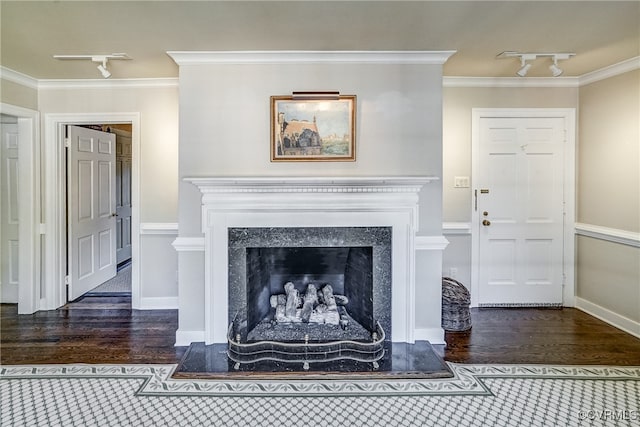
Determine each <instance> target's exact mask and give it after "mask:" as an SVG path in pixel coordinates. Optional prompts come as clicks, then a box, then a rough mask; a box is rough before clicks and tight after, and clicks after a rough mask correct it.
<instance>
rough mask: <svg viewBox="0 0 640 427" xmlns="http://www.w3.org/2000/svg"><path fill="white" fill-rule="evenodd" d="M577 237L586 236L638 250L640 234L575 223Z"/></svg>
mask: <svg viewBox="0 0 640 427" xmlns="http://www.w3.org/2000/svg"><path fill="white" fill-rule="evenodd" d="M575 230H576V234H577V235H578V236H586V237H591V238H594V239H599V240H606V241H607V242H613V243H620V244H622V245H627V246H633V247H634V248H640V233H637V232H634V231H627V230H620V229H617V228H609V227H602V226H600V225H593V224H584V223H580V222H577V223H576V225H575Z"/></svg>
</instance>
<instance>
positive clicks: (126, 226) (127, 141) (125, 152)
mask: <svg viewBox="0 0 640 427" xmlns="http://www.w3.org/2000/svg"><path fill="white" fill-rule="evenodd" d="M114 132H115V134H116V262H117V263H118V264H120V263H121V262H124V261H126V260H128V259H131V156H132V151H131V134H130V133H129V132H125V131H120V130H115V131H114Z"/></svg>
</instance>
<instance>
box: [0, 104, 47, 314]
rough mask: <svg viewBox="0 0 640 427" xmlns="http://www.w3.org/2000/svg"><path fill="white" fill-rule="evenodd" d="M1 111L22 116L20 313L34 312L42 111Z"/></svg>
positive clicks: (37, 284)
mask: <svg viewBox="0 0 640 427" xmlns="http://www.w3.org/2000/svg"><path fill="white" fill-rule="evenodd" d="M0 113H2V114H6V115H8V116H13V117H16V118H17V119H18V135H19V136H18V174H19V175H18V181H19V182H20V187H21V188H22V190H23V191H20V194H19V196H18V221H19V222H18V241H19V242H20V243H19V248H18V258H19V261H18V277H19V285H18V313H19V314H31V313H34V312H35V311H37V310H38V309H39V305H40V301H39V300H40V277H41V276H40V255H41V254H40V231H41V227H40V131H39V130H40V126H39V123H40V113H39V112H37V111H35V110H30V109H28V108H24V107H19V106H16V105H12V104H5V103H0ZM25 189H26V190H25Z"/></svg>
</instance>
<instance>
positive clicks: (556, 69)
mask: <svg viewBox="0 0 640 427" xmlns="http://www.w3.org/2000/svg"><path fill="white" fill-rule="evenodd" d="M549 69H550V70H551V74H552V75H553V77H558V76H560V75H562V73H564V70H563V69H562V68H560V67H558V58H557V57H556V56H554V57H553V64H551V65H549Z"/></svg>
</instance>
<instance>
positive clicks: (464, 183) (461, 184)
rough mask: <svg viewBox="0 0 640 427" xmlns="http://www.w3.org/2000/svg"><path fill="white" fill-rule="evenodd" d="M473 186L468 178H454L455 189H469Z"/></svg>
mask: <svg viewBox="0 0 640 427" xmlns="http://www.w3.org/2000/svg"><path fill="white" fill-rule="evenodd" d="M470 185H471V180H470V179H469V177H468V176H454V177H453V187H454V188H469V187H470Z"/></svg>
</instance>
